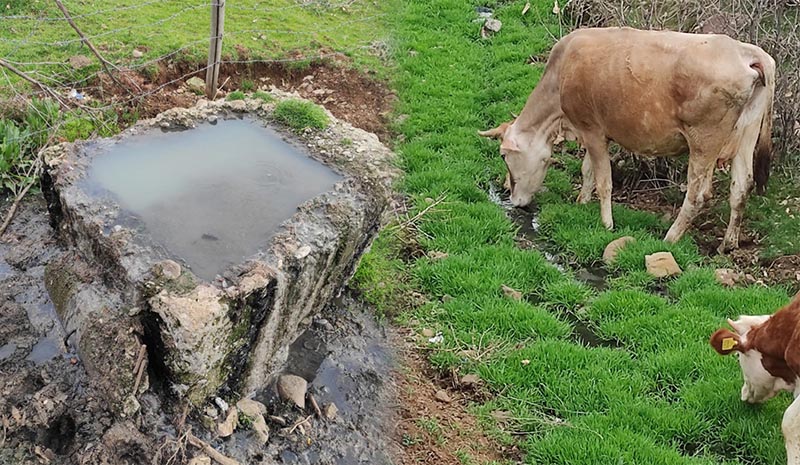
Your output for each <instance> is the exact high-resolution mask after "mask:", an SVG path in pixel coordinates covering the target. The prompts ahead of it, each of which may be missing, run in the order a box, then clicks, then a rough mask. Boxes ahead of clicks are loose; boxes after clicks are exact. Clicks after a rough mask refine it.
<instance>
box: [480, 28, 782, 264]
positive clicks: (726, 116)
mask: <svg viewBox="0 0 800 465" xmlns="http://www.w3.org/2000/svg"><path fill="white" fill-rule="evenodd" d="M774 89H775V61H774V60H773V59H772V57H770V56H769V55H768V54H767V53H766V52H764V51H763V50H762V49H760V48H759V47H756V46H754V45H750V44H745V43H742V42H738V41H736V40H734V39H731V38H730V37H728V36H725V35H710V34H685V33H678V32H671V31H640V30H636V29H630V28H596V29H579V30H576V31H574V32H572V33H570V34H569V35H567V36H565V37H564V38H562V39H561V40H559V41H558V43H556V45H555V46H554V47H553V50H552V51H551V53H550V58H549V60H548V61H547V66H546V68H545V72H544V75H543V76H542V79H541V81H540V82H539V84H538V85H537V86H536V88H535V89H534V90H533V92H532V93H531V95H530V96H529V97H528V101H527V103H526V104H525V107H524V108H523V110H522V112H521V113H520V115H519V117H517V118H516V119H514V120H512V121H510V122H508V123H503V124H502V125H500V126H499V127H497V128H495V129H491V130H489V131H481V132H479V134H480V135H482V136H486V137H495V138H500V139H502V143H501V145H500V153H501V155H502V156H503V159H504V160H505V163H506V166H507V168H508V176H509V180H510V184H511V201H512V203H513V204H514V205H516V206H525V205H527V204H528V203H530V201H531V198H532V196H533V194H534V193H536V192H537V191H538V190H539V189H540V188H541V185H542V181H543V180H544V176H545V173H546V171H547V167H548V166H549V165H550V164H551V162H552V157H551V152H552V147H553V144H554V143H555V142H556V141H557V139H559V140H560V139H562V138H565V139H571V140H577V141H578V142H579V143H580V144H581V145H583V146H584V147H585V148H586V150H587V152H588V154H587V156H585V157H584V161H583V168H582V172H583V186H582V188H581V192H580V195H579V196H578V201H579V202H581V203H586V202H588V201H589V200H590V199H591V196H592V193H593V191H594V190H595V185H596V186H597V194H598V197H599V199H600V207H601V209H600V214H601V218H602V221H603V224H604V225H605V226H606V227H607V228H609V229H612V228H613V226H614V221H613V218H612V216H611V162H610V159H609V156H608V143H609V141H614V142H616V143H618V144H619V145H621V146H622V147H624V148H626V149H627V150H629V151H631V152H634V153H638V154H640V155H645V156H677V155H681V154H684V153H686V152H688V153H689V173H688V191H687V192H686V197H685V199H684V202H683V206H682V207H681V211H680V213H679V215H678V218H677V219H676V220H675V222H674V223H673V224H672V227H671V228H670V229H669V231H668V232H667V235H666V238H665V240H666V241H668V242H675V241H677V240H678V239H680V238H681V236H682V235H683V234H684V232H685V231H686V229H687V227H688V226H689V225H690V224H691V222H692V220H693V219H694V218H695V216H696V215H697V213H698V212H699V210H700V208H701V207H702V205H703V202H704V201H706V200H708V199H709V198H710V197H711V194H712V192H711V191H712V178H713V173H714V168H715V166H716V165H717V163H718V162H719V163H725V162H730V163H731V175H732V182H731V196H730V203H731V217H730V221H729V222H728V230H727V232H726V233H725V238H724V240H723V243H722V245H721V246H720V250H721V251H725V250H729V249H732V248H736V247H738V245H739V230H740V226H741V222H742V213H743V210H744V206H745V202H746V199H747V195H748V193H749V192H750V190H751V188H752V185H753V174H754V173H753V172H754V163H755V180H756V185H757V187H758V189H759V190H763V188H764V186H765V184H766V182H767V179H768V176H769V163H770V156H771V155H770V152H771V149H772V140H771V134H772V100H773V95H774ZM754 152H755V160H754Z"/></svg>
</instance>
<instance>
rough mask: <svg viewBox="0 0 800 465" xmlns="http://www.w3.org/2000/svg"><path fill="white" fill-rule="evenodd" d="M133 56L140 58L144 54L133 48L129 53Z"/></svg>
mask: <svg viewBox="0 0 800 465" xmlns="http://www.w3.org/2000/svg"><path fill="white" fill-rule="evenodd" d="M131 55H133V57H134V58H141V57H143V56H144V53H143V52H142V51H141V50H137V49H133V53H131Z"/></svg>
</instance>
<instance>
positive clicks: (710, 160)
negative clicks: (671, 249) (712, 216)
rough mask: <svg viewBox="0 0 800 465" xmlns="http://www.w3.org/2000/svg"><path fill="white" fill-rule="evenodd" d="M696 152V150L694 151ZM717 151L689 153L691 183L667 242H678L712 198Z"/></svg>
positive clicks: (666, 238)
mask: <svg viewBox="0 0 800 465" xmlns="http://www.w3.org/2000/svg"><path fill="white" fill-rule="evenodd" d="M693 152H694V151H693ZM716 162H717V157H716V152H714V155H713V156H710V157H709V156H703V155H701V154H700V153H698V154H696V155H695V153H691V154H690V155H689V174H688V178H687V182H688V184H689V186H688V189H687V191H686V197H685V198H684V199H683V206H681V211H680V213H678V218H677V219H675V222H674V223H672V227H670V228H669V231H667V235H666V237H665V238H664V240H665V241H667V242H673V243H674V242H677V241H678V240H679V239H680V238H681V237H682V236H683V233H685V232H686V229H687V228H688V227H689V225H691V224H692V221H693V220H694V218H695V217H696V216H697V214H698V213H699V212H700V209H701V208H702V207H703V204H704V203H705V201H706V200H708V199H709V198H711V194H712V192H711V187H712V186H711V181H712V180H713V175H714V166H716Z"/></svg>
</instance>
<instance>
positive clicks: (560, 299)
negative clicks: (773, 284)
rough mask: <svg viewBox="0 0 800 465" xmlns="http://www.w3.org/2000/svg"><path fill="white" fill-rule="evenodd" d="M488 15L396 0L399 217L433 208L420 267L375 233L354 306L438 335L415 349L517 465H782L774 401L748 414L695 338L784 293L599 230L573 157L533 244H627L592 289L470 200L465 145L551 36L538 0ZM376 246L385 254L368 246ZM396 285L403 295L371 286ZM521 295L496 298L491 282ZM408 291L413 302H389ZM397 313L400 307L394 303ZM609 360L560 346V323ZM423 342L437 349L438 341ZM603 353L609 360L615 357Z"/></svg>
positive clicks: (477, 164) (625, 213)
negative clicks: (470, 388)
mask: <svg viewBox="0 0 800 465" xmlns="http://www.w3.org/2000/svg"><path fill="white" fill-rule="evenodd" d="M525 3H526V2H525V1H522V0H520V1H511V2H488V6H490V7H493V8H496V9H495V16H496V17H498V18H499V19H501V20H502V22H503V28H502V30H501V32H500V33H498V34H496V35H495V36H493V37H489V38H486V39H481V37H480V32H479V30H480V25H479V24H478V23H476V22H474V20H475V19H476V18H477V13H476V11H475V6H476V4H473V3H471V2H467V1H464V0H434V1H422V0H404V1H402V2H400V6H399V7H398V10H397V15H396V17H394V19H393V21H392V24H391V26H392V27H393V29H394V30H395V32H396V34H397V49H396V60H397V63H398V66H399V69H398V73H397V77H396V86H397V89H398V93H399V97H400V104H399V108H398V113H399V114H402V115H407V117H404V118H402V119H401V120H402V123H400V124H398V127H397V129H398V130H399V131H400V133H401V134H402V135H403V137H404V140H403V141H402V142H401V143H400V144H399V145H398V147H397V151H398V153H399V154H400V156H401V158H402V163H403V166H404V168H405V170H406V176H405V179H404V181H403V184H402V187H403V189H404V190H405V192H406V193H407V194H408V197H409V199H410V201H411V212H410V213H409V215H411V216H413V215H414V214H416V213H418V212H421V211H423V210H425V209H427V208H429V207H430V204H431V202H430V201H431V199H438V198H441V197H443V198H444V201H443V202H441V203H440V204H438V205H436V207H435V208H432V209H430V210H429V211H428V212H427V213H426V214H425V215H424V216H423V218H422V220H421V221H419V222H418V224H416V227H417V228H418V235H417V236H418V243H417V246H418V247H419V248H420V249H421V251H422V252H423V256H422V257H421V258H418V259H410V260H406V261H403V260H402V259H403V258H406V259H407V258H408V257H404V256H402V255H398V254H397V251H398V250H402V247H401V246H399V245H397V244H394V245H392V241H393V239H392V238H391V237H389V236H382V238H381V239H379V242H378V244H379V246H378V247H376V248H373V250H372V251H371V252H370V253H369V254H368V255H367V256H366V257H365V259H364V261H363V262H362V264H361V267H360V269H359V271H358V276H359V282H360V283H367V286H365V287H364V289H365V295H366V296H367V298H370V299H372V300H373V302H375V303H376V304H378V305H379V306H380V307H381V308H383V309H384V310H385V311H386V312H387V313H390V312H392V311H394V312H397V311H399V310H403V312H402V313H401V315H400V317H399V318H398V319H399V320H400V321H401V322H404V323H405V324H408V325H411V326H412V327H414V328H416V329H417V330H419V331H421V330H422V329H423V328H426V329H432V330H433V332H434V334H438V333H440V334H441V338H433V339H432V341H434V342H430V341H429V338H428V337H422V336H420V338H419V343H420V344H421V345H423V346H426V348H427V349H428V351H429V353H430V354H431V355H430V360H431V362H432V363H434V364H435V365H436V366H438V367H440V368H442V369H443V370H451V369H455V370H458V371H459V372H461V373H469V372H477V373H479V374H480V376H481V378H482V379H483V380H484V381H485V382H486V383H487V384H488V386H489V388H490V389H491V390H492V392H493V393H494V397H493V400H490V401H489V402H487V403H485V404H482V405H479V406H477V409H478V411H479V412H480V413H481V415H482V421H483V423H484V424H485V425H486V426H487V428H489V430H490V431H494V432H495V434H497V435H498V437H500V438H501V439H502V440H503V441H505V442H508V443H513V444H515V445H517V446H519V447H520V448H521V449H522V451H523V452H525V454H526V455H525V461H526V463H531V464H534V463H535V464H565V465H566V464H570V465H572V464H576V463H581V464H597V465H608V464H644V463H647V464H670V465H672V464H718V463H725V464H755V463H781V462H783V461H785V457H784V450H783V447H784V446H783V440H782V436H781V432H780V423H781V417H782V413H783V409H785V407H786V406H787V405H788V403H789V401H790V396H789V395H781V396H780V397H778V398H777V399H775V400H773V401H771V402H769V403H767V404H766V405H763V406H759V407H752V406H748V405H745V404H744V403H742V402H741V401H740V400H739V390H740V387H741V380H740V377H741V375H740V372H739V367H738V364H737V362H736V360H735V358H733V357H729V358H723V357H720V356H718V355H717V354H716V353H714V351H713V350H712V349H711V347H710V346H709V345H708V342H707V341H708V337H709V336H710V334H711V333H712V332H713V331H714V330H715V329H716V328H718V327H719V326H720V325H721V324H722V322H723V321H724V318H726V317H735V316H737V315H739V314H745V313H746V314H763V313H771V312H773V311H774V310H775V309H776V308H777V307H778V306H780V305H782V304H784V303H785V302H787V300H788V296H787V293H786V291H785V290H783V289H780V288H773V289H766V288H761V287H750V288H741V289H728V288H723V287H721V286H720V285H719V284H717V283H716V280H715V278H714V273H713V268H710V267H709V262H708V259H707V258H706V257H704V256H702V255H701V254H700V252H699V250H698V247H697V246H696V245H695V244H694V243H693V242H692V241H691V239H689V238H687V239H685V240H683V241H681V242H679V243H678V244H674V245H668V244H665V243H663V242H662V241H661V238H662V237H663V234H664V233H665V232H666V228H667V227H668V226H669V225H667V224H664V223H663V222H662V221H661V220H659V218H658V217H656V216H654V215H650V214H647V213H642V212H637V211H633V210H630V209H627V208H625V207H622V206H615V210H614V216H615V221H616V225H617V228H616V229H615V230H614V231H613V232H612V231H606V230H605V229H604V228H603V227H602V225H601V224H600V220H599V214H598V207H597V204H596V202H595V203H593V204H590V205H585V206H582V205H576V204H574V198H575V196H576V195H577V191H576V190H575V189H574V186H573V183H572V180H573V177H574V175H575V174H576V172H577V171H576V169H579V162H578V163H576V162H575V161H573V160H569V159H568V158H567V159H564V160H563V163H562V166H561V167H560V168H558V169H552V170H551V172H550V173H549V174H548V178H547V187H548V191H547V192H546V193H543V194H541V195H539V196H538V197H537V203H538V205H539V207H540V208H541V215H540V217H539V222H540V225H541V229H540V231H541V235H543V236H544V237H545V238H546V239H547V240H548V241H550V242H551V243H552V244H553V245H554V246H555V248H556V249H558V251H559V252H560V253H562V254H564V255H565V256H568V257H569V258H570V259H572V260H573V261H575V262H576V263H578V264H582V265H591V264H596V263H598V262H600V260H601V256H602V252H603V249H604V247H605V245H606V244H607V243H608V242H609V241H611V240H613V239H615V238H617V237H620V236H622V235H632V236H634V237H636V238H637V242H636V243H634V244H632V245H630V246H629V247H627V248H626V249H624V250H623V251H622V252H621V253H620V255H619V256H618V260H617V261H616V262H615V264H614V265H613V266H612V267H611V268H610V271H611V272H612V275H611V278H610V280H609V288H608V290H605V291H602V292H601V291H599V290H597V289H593V288H591V287H588V286H586V285H583V284H581V283H579V282H577V281H576V280H575V279H574V278H573V276H572V273H570V272H569V271H568V272H561V271H559V270H558V269H556V268H555V267H554V266H553V265H551V264H550V263H548V262H547V261H546V260H545V259H544V257H543V256H542V255H541V254H540V253H539V252H537V251H536V250H523V249H520V248H519V247H517V246H516V244H515V240H514V239H515V234H516V231H517V228H516V226H515V225H514V224H513V223H512V222H511V221H510V220H509V219H508V217H507V216H506V214H505V212H504V211H503V210H502V209H501V208H500V207H498V206H497V205H495V204H493V203H492V202H491V201H490V200H489V198H488V197H487V195H486V193H485V188H486V186H488V184H489V183H491V182H497V180H498V179H502V175H503V166H502V162H501V160H500V158H499V157H498V156H497V143H496V142H491V141H487V140H484V139H481V138H479V137H478V136H477V135H476V134H475V132H476V131H477V130H479V129H486V128H488V127H493V126H495V125H497V124H498V123H500V122H503V121H505V120H507V119H508V115H509V112H512V111H513V112H518V111H519V110H520V108H521V107H522V106H523V104H524V101H525V99H526V98H527V96H528V94H529V93H530V91H531V89H532V88H533V86H534V85H535V83H536V81H537V80H538V78H539V77H540V75H541V72H542V66H541V65H535V66H531V65H529V64H527V63H526V61H527V58H528V57H529V56H530V55H538V54H541V53H545V52H546V51H547V49H548V48H549V47H550V46H551V45H552V43H553V41H554V39H553V36H554V35H558V33H559V28H558V24H557V22H556V20H557V18H556V17H555V16H553V14H552V12H551V10H552V3H551V2H544V1H537V2H531V3H532V8H531V11H529V12H528V14H527V15H525V16H521V14H520V13H521V11H522V9H523V7H524V5H525ZM381 241H383V242H381ZM663 250H667V251H671V252H672V253H673V254H674V255H675V257H676V259H677V261H678V263H679V264H680V266H681V267H682V268H683V269H684V271H685V272H684V274H683V275H682V276H680V277H678V278H671V279H655V278H652V277H649V276H648V275H647V274H646V273H645V272H644V256H645V255H646V254H649V253H653V252H656V251H663ZM392 282H403V283H405V285H407V286H408V288H391V287H390V286H389V288H390V289H391V290H389V291H386V289H387V286H383V287H381V286H378V285H376V283H392ZM503 285H506V286H509V287H511V288H513V289H515V290H517V291H519V292H520V295H521V296H522V299H520V300H517V299H516V298H515V296H514V295H509V294H507V293H504V292H503V290H502V286H503ZM411 289H417V290H419V291H420V292H421V293H422V294H424V297H425V299H424V300H423V301H421V302H415V301H413V299H412V300H409V299H403V298H402V297H403V296H404V295H406V294H407V293H408V292H409V291H410V290H411ZM398 307H399V308H398ZM576 318H577V321H578V322H580V325H581V326H582V327H585V328H588V329H589V330H591V331H593V332H594V333H595V334H596V335H597V336H598V337H599V338H600V339H602V340H606V341H614V342H615V344H614V345H612V347H604V346H594V345H592V344H588V343H581V342H575V341H576V338H575V337H574V332H575V325H576V324H577V323H576ZM437 341H438V342H437ZM615 346H618V347H615Z"/></svg>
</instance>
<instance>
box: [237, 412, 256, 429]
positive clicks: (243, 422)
mask: <svg viewBox="0 0 800 465" xmlns="http://www.w3.org/2000/svg"><path fill="white" fill-rule="evenodd" d="M239 426H241V429H252V428H253V419H252V418H250V417H249V416H247V415H245V414H244V413H243V412H239Z"/></svg>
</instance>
